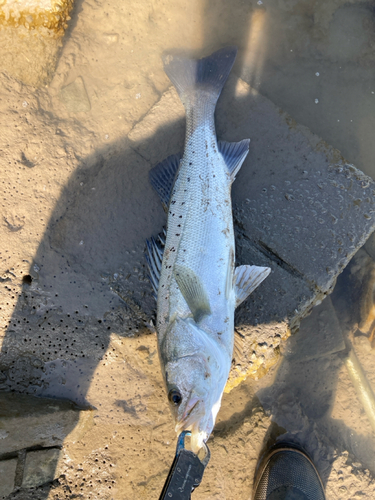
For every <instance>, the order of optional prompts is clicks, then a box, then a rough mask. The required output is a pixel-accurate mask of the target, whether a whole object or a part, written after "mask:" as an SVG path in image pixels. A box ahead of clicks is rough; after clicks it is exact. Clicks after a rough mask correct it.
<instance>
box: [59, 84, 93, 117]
mask: <svg viewBox="0 0 375 500" xmlns="http://www.w3.org/2000/svg"><path fill="white" fill-rule="evenodd" d="M60 99H61V100H62V102H63V103H64V105H65V107H66V109H67V110H68V111H70V112H71V113H79V112H80V111H90V109H91V104H90V100H89V96H88V95H87V92H86V87H85V84H84V82H83V79H82V77H80V76H78V77H77V78H76V79H75V80H74V82H72V83H69V85H67V86H66V87H63V88H62V89H61V90H60Z"/></svg>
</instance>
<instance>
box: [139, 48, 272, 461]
mask: <svg viewBox="0 0 375 500" xmlns="http://www.w3.org/2000/svg"><path fill="white" fill-rule="evenodd" d="M236 53H237V49H236V48H235V47H227V48H224V49H221V50H219V51H217V52H215V53H214V54H212V55H211V56H209V57H205V58H203V59H200V60H190V59H184V58H180V57H176V56H166V57H165V58H164V69H165V72H166V73H167V75H168V77H169V79H170V80H171V81H172V83H173V84H174V86H175V87H176V89H177V92H178V94H179V96H180V98H181V101H182V103H183V104H184V106H185V110H186V137H185V150H184V154H183V156H182V158H181V155H174V156H171V157H169V158H167V159H166V160H164V161H163V162H162V163H160V164H158V165H157V166H156V167H154V168H153V169H152V170H151V172H150V180H151V183H152V185H153V187H154V188H155V189H156V191H157V192H158V194H159V196H160V198H161V200H162V203H163V206H164V208H165V209H166V211H167V213H168V222H167V231H166V236H165V240H164V239H163V238H161V240H160V241H161V243H162V244H160V243H158V242H156V241H155V240H154V239H152V240H151V241H148V242H147V255H146V257H147V260H148V264H149V269H150V278H151V281H152V284H153V287H154V290H155V293H156V294H157V325H156V330H157V337H158V350H159V358H160V362H161V366H162V372H163V375H164V380H165V385H166V389H167V393H168V400H169V403H170V407H171V410H172V414H173V416H174V419H175V423H176V432H177V433H180V432H182V431H184V430H190V431H191V433H192V434H191V447H192V450H193V451H194V452H198V450H199V449H200V448H201V447H202V446H203V443H204V442H206V440H207V439H208V437H209V435H210V434H211V431H212V429H213V427H214V424H215V419H216V416H217V413H218V411H219V408H220V404H221V398H222V394H223V391H224V387H225V384H226V382H227V379H228V375H229V370H230V367H231V362H232V353H233V345H234V311H235V308H236V307H237V306H238V305H239V304H240V303H241V302H242V301H243V300H245V299H246V297H247V296H248V295H249V294H250V293H251V292H252V291H253V290H254V289H255V288H256V287H257V286H258V285H259V284H260V283H261V282H262V281H263V279H264V278H266V276H268V274H269V272H270V269H269V268H266V267H256V266H239V267H237V268H236V267H235V248H234V231H233V219H232V204H231V185H232V182H233V181H234V178H235V176H236V174H237V172H238V171H239V169H240V168H241V165H242V163H243V161H244V160H245V157H246V155H247V153H248V150H249V142H250V140H249V139H245V140H242V141H241V142H238V143H228V142H223V141H219V142H217V140H216V133H215V123H214V111H215V106H216V102H217V100H218V98H219V95H220V92H221V90H222V88H223V86H224V83H225V81H226V79H227V77H228V75H229V73H230V70H231V68H232V66H233V63H234V60H235V57H236Z"/></svg>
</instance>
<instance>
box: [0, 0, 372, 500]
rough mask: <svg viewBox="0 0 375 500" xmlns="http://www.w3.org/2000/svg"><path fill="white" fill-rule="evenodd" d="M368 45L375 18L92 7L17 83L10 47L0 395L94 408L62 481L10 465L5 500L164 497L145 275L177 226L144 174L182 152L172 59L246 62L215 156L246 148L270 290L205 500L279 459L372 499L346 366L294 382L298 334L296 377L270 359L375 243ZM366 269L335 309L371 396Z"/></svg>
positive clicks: (221, 418)
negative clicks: (150, 257) (282, 447)
mask: <svg viewBox="0 0 375 500" xmlns="http://www.w3.org/2000/svg"><path fill="white" fill-rule="evenodd" d="M342 26H345V29H342ZM374 26H375V17H374V13H373V9H372V5H371V3H370V2H365V1H364V2H354V1H353V2H352V1H350V2H347V1H346V0H329V1H323V0H318V1H317V2H314V4H312V3H311V2H307V1H305V0H297V1H295V2H290V1H283V2H279V1H274V0H267V2H266V1H263V2H257V1H256V0H251V1H250V2H246V3H243V2H242V1H241V0H233V1H232V2H229V3H228V2H223V1H221V0H219V1H217V2H208V1H207V0H204V1H203V2H202V1H200V0H199V1H198V0H192V1H189V2H186V1H184V0H177V1H175V2H168V1H167V2H165V1H164V0H157V1H153V2H148V1H144V2H139V1H133V0H132V1H129V2H126V4H124V3H123V2H117V1H116V0H115V1H111V2H109V1H107V0H104V2H102V3H100V4H98V3H97V2H95V1H91V0H82V1H79V2H76V5H75V9H73V12H72V20H71V23H70V26H69V28H68V30H67V32H66V36H65V39H64V45H63V46H62V47H61V52H59V53H58V52H56V51H55V50H54V51H53V53H52V52H51V53H50V52H48V47H46V46H45V45H43V44H27V40H24V42H23V43H21V44H20V45H19V47H20V49H19V51H18V54H17V61H16V66H17V71H18V70H19V71H18V73H17V75H18V76H17V78H19V79H17V78H15V77H14V76H11V74H10V72H7V67H8V66H9V64H11V63H12V59H11V57H10V56H9V54H10V53H11V51H10V50H8V48H11V47H10V45H12V44H13V41H12V39H11V37H8V36H7V35H6V33H2V35H3V38H2V40H4V47H5V49H4V50H2V53H1V56H0V114H1V120H0V153H1V169H0V170H1V171H0V186H1V190H0V194H1V214H0V215H1V224H0V240H1V242H2V245H1V248H0V257H1V260H0V301H1V304H0V307H1V309H0V324H1V329H2V330H1V337H2V342H1V356H0V390H1V391H3V392H12V391H13V392H17V393H21V394H25V395H34V396H38V397H57V398H59V397H60V398H66V399H68V400H70V401H73V402H75V403H76V404H78V405H80V406H86V405H88V404H90V405H91V406H92V407H95V409H96V410H95V411H94V413H93V421H94V425H92V427H90V428H89V429H88V430H87V432H86V433H85V434H84V435H82V436H78V437H77V436H75V437H74V436H72V434H70V435H68V436H67V437H66V438H65V440H64V441H63V447H62V455H61V460H60V465H61V469H60V472H58V474H59V475H58V477H57V478H56V479H55V480H54V481H53V482H51V483H48V484H45V485H42V486H38V487H35V488H32V489H30V488H23V487H21V485H22V477H21V474H20V471H21V468H20V467H18V466H17V471H16V481H15V490H14V492H13V493H12V494H11V495H9V496H8V498H9V499H10V498H13V499H18V500H39V499H40V500H42V499H47V498H48V499H59V500H60V499H63V498H67V499H72V498H77V497H80V498H85V499H101V500H102V499H112V498H113V499H120V498H121V499H123V498H127V499H133V498H134V499H137V500H138V499H140V498H147V499H148V498H158V495H159V492H160V490H161V487H162V484H163V482H164V480H165V477H166V474H167V472H168V469H169V467H170V465H171V462H172V458H173V454H174V449H175V439H176V436H175V433H174V430H173V425H172V422H171V416H170V413H169V409H168V404H167V401H166V396H165V392H164V388H163V383H162V377H161V373H160V368H159V362H158V359H157V350H156V339H155V336H154V334H153V333H152V324H151V321H153V322H154V314H155V303H154V301H153V298H152V296H151V287H150V285H149V283H148V279H147V270H146V268H145V261H144V256H143V252H144V241H145V239H146V238H148V237H150V236H151V235H156V234H157V233H158V232H160V231H161V229H162V227H163V225H164V224H165V214H164V212H163V210H162V207H161V205H160V203H159V200H158V198H157V195H156V194H155V193H154V192H153V191H152V188H151V186H150V184H149V182H148V172H149V170H150V168H151V167H152V166H154V164H155V162H157V161H160V160H162V159H164V157H166V156H168V155H170V154H173V153H176V152H178V151H179V150H181V147H182V145H183V130H184V121H183V108H182V106H181V104H180V102H179V101H178V100H177V98H176V96H175V94H174V91H173V90H172V89H170V82H169V81H168V79H167V77H166V75H165V73H164V71H163V68H162V64H161V54H162V53H163V52H164V51H168V50H170V49H174V50H177V51H180V50H181V51H187V52H188V53H189V54H191V55H195V56H198V57H200V56H203V55H207V54H209V53H210V52H212V51H213V50H215V49H217V48H219V47H221V46H224V45H229V44H235V45H237V46H238V47H239V55H238V58H237V61H236V65H235V67H234V70H233V75H232V78H231V81H229V82H228V86H227V88H226V89H225V91H224V93H223V95H222V97H221V101H220V102H219V106H218V109H217V113H216V123H217V130H218V136H219V138H220V139H226V140H233V141H237V140H240V139H243V138H246V137H249V138H250V139H251V145H250V153H249V156H248V158H247V160H246V162H245V164H244V165H243V167H242V169H241V172H240V173H239V175H238V177H237V180H236V182H235V183H234V185H233V200H234V216H235V224H236V238H237V239H236V242H237V250H236V251H237V255H236V258H237V262H238V263H239V264H247V263H255V264H260V265H262V264H266V265H270V267H271V268H272V271H273V272H272V274H271V275H270V277H269V278H268V279H267V281H265V282H264V284H262V287H261V288H260V289H259V290H257V291H256V292H255V293H254V294H253V296H251V297H250V298H249V299H248V300H247V301H246V302H245V303H244V304H243V305H242V306H241V308H240V309H239V311H238V314H237V317H236V322H237V323H236V324H237V327H238V330H239V333H240V334H241V335H240V337H241V338H242V341H241V342H242V345H241V351H239V350H238V349H237V350H236V356H235V358H236V359H235V363H234V366H233V372H232V378H231V384H232V385H231V387H232V390H231V391H230V392H229V393H227V394H225V395H224V398H223V404H222V408H221V410H220V412H219V415H218V420H217V425H216V427H215V430H214V433H213V436H212V437H211V439H210V448H211V452H212V458H211V461H210V464H209V466H208V468H207V470H206V472H205V475H204V479H203V482H202V484H201V486H200V487H199V488H198V489H197V490H196V492H194V494H193V495H194V498H196V499H197V500H198V499H204V498H205V499H207V498H210V499H212V498H227V499H232V498H236V499H242V498H243V499H248V498H249V497H250V495H251V491H252V483H253V476H254V471H255V467H256V463H257V460H258V458H259V456H260V455H261V453H262V452H263V451H264V450H265V449H266V448H267V446H268V445H269V444H272V443H274V442H275V441H278V440H279V441H280V440H282V439H286V438H287V439H293V440H295V441H296V442H299V443H300V444H302V445H303V446H304V447H305V448H306V450H307V451H308V452H309V454H310V455H311V456H312V457H313V459H314V462H315V463H316V466H317V468H318V470H319V472H320V473H321V475H322V480H323V483H324V485H325V487H326V491H327V495H328V497H331V498H340V499H342V500H347V499H350V498H355V497H356V496H357V497H359V496H360V497H364V498H372V497H373V496H374V481H373V476H374V474H375V471H374V468H373V464H374V463H375V461H374V452H373V450H374V449H375V437H374V432H373V429H372V428H371V426H370V424H369V422H368V421H367V419H366V415H365V413H364V411H363V409H362V408H361V406H360V403H359V401H358V399H357V396H356V391H355V388H354V387H353V386H352V384H351V381H350V378H349V376H348V374H347V371H346V368H345V366H344V362H343V359H342V351H341V350H340V349H337V350H336V349H335V348H334V346H332V345H330V346H329V347H327V346H326V348H327V350H328V351H330V353H328V354H327V352H326V351H325V352H324V353H323V354H322V353H318V355H317V357H315V356H314V357H313V358H311V359H307V358H306V356H305V359H304V360H303V361H300V356H299V355H300V354H301V357H302V354H303V352H304V349H303V348H302V347H303V346H302V347H301V346H300V345H299V344H298V333H297V334H296V336H295V337H294V339H295V342H296V344H295V345H294V346H291V347H290V350H293V356H291V357H289V358H288V357H279V351H281V352H283V350H285V349H286V350H287V352H288V353H290V351H289V350H288V344H286V342H285V340H282V339H284V337H285V336H286V335H287V334H289V333H290V331H292V332H297V330H298V326H299V320H300V318H301V317H302V316H304V315H305V314H308V312H309V311H310V309H311V308H312V305H313V304H314V303H316V302H318V301H319V300H321V299H322V298H323V297H324V295H325V294H327V293H329V292H330V291H331V289H332V287H333V285H334V281H335V277H336V275H337V274H338V273H339V272H340V271H341V270H342V268H343V266H345V265H346V264H347V263H348V261H349V260H350V258H351V256H352V255H353V253H354V252H355V250H356V249H357V248H358V247H359V246H360V245H361V244H362V243H364V240H365V238H366V237H367V236H368V235H369V233H370V232H371V230H372V228H373V213H372V212H371V210H373V193H372V191H371V190H372V189H373V188H372V187H371V185H372V181H369V180H368V179H367V178H366V177H363V175H362V174H361V173H360V172H358V170H356V169H355V168H353V167H352V166H351V165H352V164H353V165H355V166H356V167H358V168H360V169H361V170H362V171H363V172H365V173H366V174H367V175H370V176H371V177H374V176H375V169H374V162H373V159H374V157H375V143H374V141H373V130H374V127H375V97H374V96H375V94H374V92H375V88H374V81H373V66H374V62H375V55H374V54H375V51H374V42H375V39H374V33H375V31H374ZM30 52H32V55H33V56H34V57H35V58H36V60H38V61H43V60H44V61H45V60H49V61H50V63H49V64H48V65H47V66H46V67H45V68H44V70H43V71H41V70H40V65H39V66H38V65H37V64H35V65H33V66H32V68H31V69H32V71H30V65H29V64H26V63H27V62H28V61H27V59H29V60H30ZM57 55H58V56H59V59H58V63H57V66H56V72H55V73H53V68H54V67H55V63H56V57H57ZM23 61H25V64H23ZM45 70H47V73H48V74H47V77H48V78H50V77H51V76H53V78H52V80H51V83H50V84H49V85H48V86H41V87H39V88H38V89H36V88H34V87H32V86H30V85H27V84H25V83H22V78H23V77H24V76H26V77H27V75H28V72H29V73H30V75H31V76H32V78H33V79H34V81H35V82H43V81H44V82H45V81H46V80H45V77H46V71H45ZM239 76H240V77H241V78H242V81H241V80H239V79H238V78H236V77H239ZM24 81H25V80H24ZM245 82H246V83H245ZM38 85H39V83H38ZM281 110H283V111H281ZM286 113H288V114H286ZM290 117H293V119H294V120H293V119H292V118H290ZM306 127H308V129H309V130H310V131H311V132H310V131H309V130H308V129H307V128H306ZM319 138H322V139H323V140H324V141H325V142H323V141H321V140H320V139H319ZM327 144H331V145H332V148H331V147H330V146H327ZM338 151H341V154H342V156H341V154H340V153H338ZM344 158H345V159H346V160H344ZM295 167H296V168H295ZM306 172H307V173H306ZM368 182H370V185H369V186H367V183H368ZM307 184H308V187H307ZM274 188H275V189H274ZM306 190H309V191H310V192H309V193H307V192H306ZM301 195H302V197H301ZM341 196H342V197H343V199H342V200H341ZM302 200H303V201H302ZM368 200H369V201H368ZM291 217H293V219H291ZM300 217H302V220H301V219H300ZM283 224H284V226H283ZM271 228H273V229H272V230H271ZM306 229H307V230H306ZM371 249H372V246H371V242H369V243H368V244H367V245H366V251H365V250H362V251H361V254H360V255H359V256H358V258H355V259H354V261H352V262H351V263H349V264H348V266H347V267H346V268H345V269H344V271H343V272H342V274H341V275H339V277H338V279H337V286H336V288H335V291H334V293H333V295H332V296H331V297H332V303H333V306H334V308H335V311H336V314H337V317H338V319H339V322H340V326H341V330H342V334H343V336H344V337H346V338H350V339H351V342H352V344H353V346H354V349H355V351H356V354H357V356H358V358H359V360H360V363H361V365H362V367H363V369H364V371H365V373H366V376H367V378H368V381H369V383H370V384H371V386H372V387H373V388H374V387H375V379H374V377H375V372H374V363H373V351H372V350H371V331H372V330H371V328H370V329H369V330H367V331H366V332H365V333H363V332H362V331H361V330H358V329H357V326H358V325H363V324H365V323H366V320H367V319H368V317H369V316H370V313H371V310H372V309H371V307H372V305H373V298H372V295H371V297H370V295H369V293H365V292H364V289H366V290H370V289H371V290H372V288H371V286H370V285H371V283H370V284H369V285H368V286H367V285H366V286H364V285H365V283H367V281H368V280H367V278H366V277H367V276H369V275H370V274H371V273H372V272H373V266H374V263H373V260H372V258H371V257H370V255H374V254H373V253H372V252H371ZM366 252H368V253H366ZM313 259H316V260H315V261H314V260H313ZM364 295H365V297H364ZM364 303H365V304H368V305H366V306H363V305H362V304H364ZM323 304H324V302H323ZM317 324H318V323H317ZM336 326H337V325H336ZM302 328H303V327H302ZM301 338H302V336H301ZM300 347H301V351H299V349H300ZM305 351H306V346H305ZM277 362H278V364H277V365H276V363H277ZM272 365H276V366H275V367H274V368H273V369H271V366H272ZM246 377H247V379H246V380H243V379H245V378H246ZM256 378H258V379H259V380H256ZM241 380H242V382H241V383H239V382H240V381H241ZM237 384H238V385H237ZM0 437H1V435H0ZM60 438H61V439H62V436H60ZM60 438H59V439H60ZM0 441H1V440H0ZM31 451H34V452H36V451H37V450H31ZM14 453H16V454H17V453H18V452H14ZM26 456H27V453H26V452H25V450H24V449H23V451H22V453H20V454H18V455H17V457H16V456H13V455H12V456H8V457H6V458H7V460H15V459H16V458H17V460H18V464H21V465H22V464H25V463H26V462H25V460H26ZM55 472H56V471H55Z"/></svg>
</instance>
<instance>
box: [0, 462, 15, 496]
mask: <svg viewBox="0 0 375 500" xmlns="http://www.w3.org/2000/svg"><path fill="white" fill-rule="evenodd" d="M16 467H17V459H15V458H11V459H9V460H0V477H1V481H0V497H1V498H5V497H7V496H8V495H10V494H11V493H12V491H13V490H14V486H15V476H16Z"/></svg>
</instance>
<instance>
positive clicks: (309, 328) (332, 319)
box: [284, 297, 345, 361]
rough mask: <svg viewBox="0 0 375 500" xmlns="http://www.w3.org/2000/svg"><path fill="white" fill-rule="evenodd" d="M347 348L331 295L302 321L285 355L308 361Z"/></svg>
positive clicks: (289, 341) (291, 358)
mask: <svg viewBox="0 0 375 500" xmlns="http://www.w3.org/2000/svg"><path fill="white" fill-rule="evenodd" d="M344 349H345V342H344V337H343V334H342V328H341V326H340V323H339V320H338V319H337V316H336V312H335V309H334V307H333V305H332V301H331V298H330V297H327V298H326V299H325V300H323V302H322V303H321V304H320V305H318V306H317V307H315V308H314V309H313V311H312V313H311V314H310V316H308V317H307V318H304V320H303V321H302V322H301V326H300V329H299V332H298V335H296V336H293V337H291V338H290V339H289V340H288V346H287V349H286V351H285V353H284V354H285V356H286V357H287V358H288V359H290V360H297V361H306V360H309V359H314V358H320V357H323V356H328V355H330V354H333V353H335V352H339V351H343V350H344Z"/></svg>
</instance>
